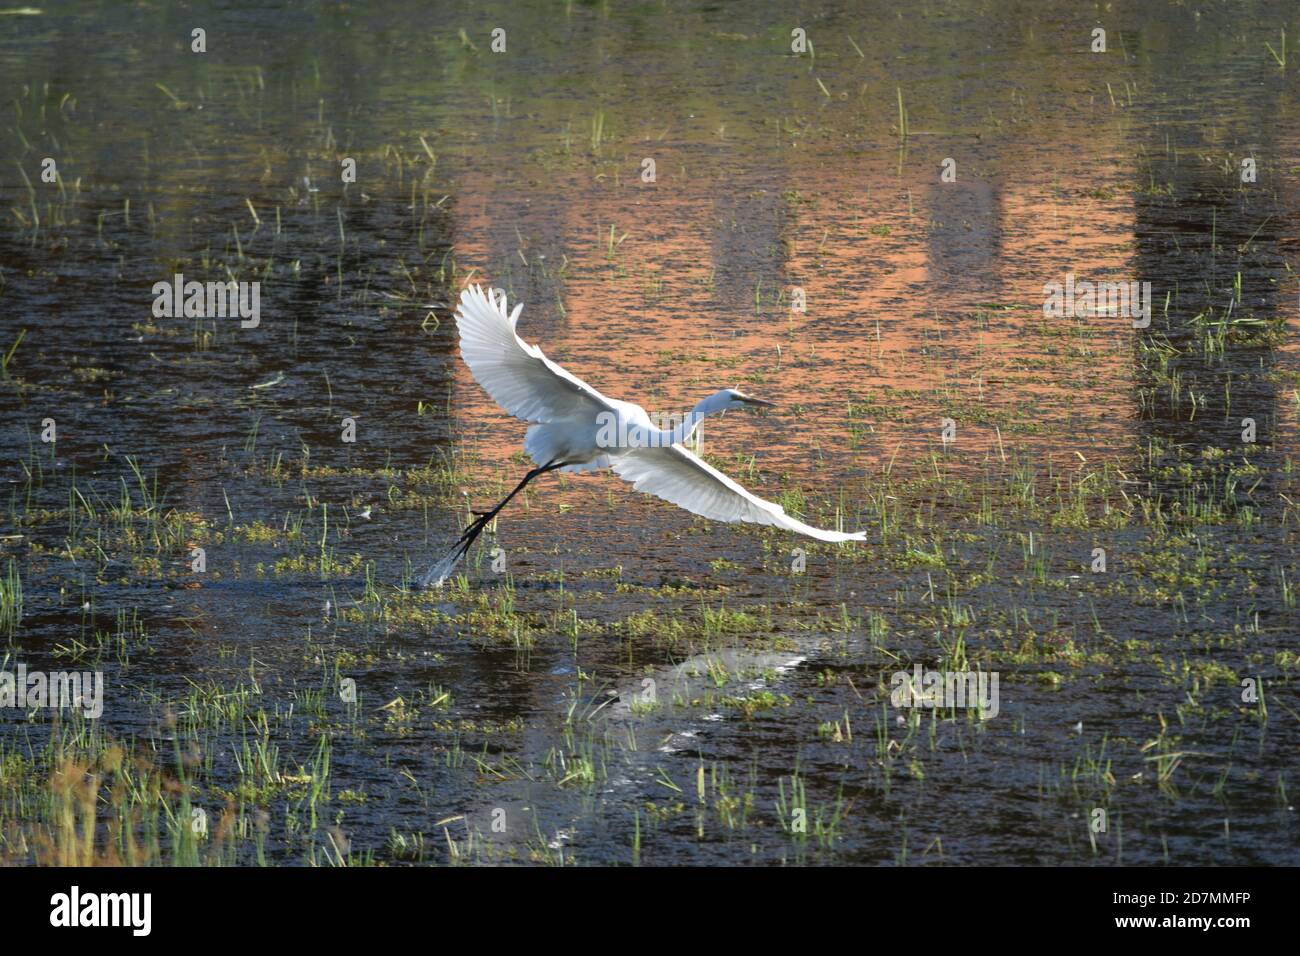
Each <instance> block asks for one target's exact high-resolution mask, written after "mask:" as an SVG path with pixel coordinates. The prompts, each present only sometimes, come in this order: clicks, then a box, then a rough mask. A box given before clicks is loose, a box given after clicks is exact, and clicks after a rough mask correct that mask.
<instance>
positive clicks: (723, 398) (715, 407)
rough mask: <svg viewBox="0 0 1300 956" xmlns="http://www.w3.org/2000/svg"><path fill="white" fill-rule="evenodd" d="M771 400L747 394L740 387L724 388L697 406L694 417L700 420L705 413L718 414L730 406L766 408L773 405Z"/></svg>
mask: <svg viewBox="0 0 1300 956" xmlns="http://www.w3.org/2000/svg"><path fill="white" fill-rule="evenodd" d="M771 405H772V403H771V402H765V401H763V399H761V398H753V397H752V396H749V395H746V394H745V393H744V392H742V391H741V390H740V389H738V388H723V389H719V390H718V391H716V392H714V393H713V394H712V395H710V396H709V397H708V398H706V399H704V401H702V402H700V403H699V404H698V405H696V406H695V409H694V413H693V414H694V417H695V418H696V419H697V420H698V419H701V418H703V417H704V416H705V415H716V414H718V413H719V412H725V411H727V409H730V408H764V407H771Z"/></svg>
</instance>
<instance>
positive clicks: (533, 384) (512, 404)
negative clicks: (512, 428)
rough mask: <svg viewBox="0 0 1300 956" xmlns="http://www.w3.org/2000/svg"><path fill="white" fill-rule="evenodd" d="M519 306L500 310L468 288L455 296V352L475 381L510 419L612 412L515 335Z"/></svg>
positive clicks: (502, 301)
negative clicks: (457, 336) (511, 310)
mask: <svg viewBox="0 0 1300 956" xmlns="http://www.w3.org/2000/svg"><path fill="white" fill-rule="evenodd" d="M521 309H523V305H522V304H520V305H516V306H515V311H514V313H513V314H510V313H509V312H507V311H506V297H505V293H502V294H501V296H500V297H499V298H498V297H496V296H494V295H492V294H491V293H488V292H484V290H483V288H482V286H477V285H472V286H469V287H468V288H466V289H465V290H464V291H463V292H461V294H460V305H459V306H457V308H456V327H457V328H458V329H459V330H460V354H461V356H462V357H463V358H464V359H465V364H466V365H468V366H469V370H470V372H472V373H473V375H474V378H475V380H476V381H477V382H478V383H479V384H480V385H482V386H483V388H484V390H486V391H487V393H488V394H489V395H491V396H492V398H493V399H494V400H495V401H496V403H497V404H498V405H500V406H501V407H502V408H504V409H505V410H506V411H507V412H509V413H510V414H511V415H514V416H515V417H516V418H522V419H523V420H524V421H527V422H537V423H539V424H545V423H547V422H554V421H559V420H561V419H567V418H575V417H579V416H582V415H588V416H591V417H592V418H594V417H595V416H596V415H597V414H598V413H600V412H602V411H608V410H611V409H612V408H613V406H612V405H611V404H610V401H609V399H607V398H606V397H605V396H604V395H602V394H600V392H598V391H596V390H595V389H594V388H592V387H591V386H590V385H588V384H587V383H586V382H584V381H583V380H582V379H580V378H578V377H577V376H576V375H570V374H569V373H568V372H566V371H565V370H564V369H563V368H561V367H560V366H559V365H556V364H555V363H554V362H552V361H551V360H550V359H548V358H547V357H546V356H545V355H543V354H542V350H541V349H539V348H538V347H537V346H535V345H528V344H527V343H526V342H524V340H523V339H521V338H520V337H519V336H518V335H516V334H515V323H516V322H518V321H519V312H520V310H521Z"/></svg>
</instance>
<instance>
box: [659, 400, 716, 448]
mask: <svg viewBox="0 0 1300 956" xmlns="http://www.w3.org/2000/svg"><path fill="white" fill-rule="evenodd" d="M717 398H718V396H716V395H710V396H709V397H708V398H706V399H704V400H703V401H701V402H699V403H698V404H697V405H696V406H695V407H694V408H692V409H691V410H690V411H689V412H687V413H686V415H685V416H684V417H683V418H682V420H681V422H680V423H679V424H678V425H677V426H676V427H675V428H673V429H672V430H671V431H669V432H664V435H663V440H664V441H665V442H667V444H670V445H684V444H686V442H687V440H688V439H689V438H690V437H691V435H692V434H693V433H694V432H695V429H697V428H699V427H700V422H702V421H704V419H705V417H706V416H709V415H714V414H717V413H718V412H720V411H722V407H720V405H721V403H719V402H718V401H717Z"/></svg>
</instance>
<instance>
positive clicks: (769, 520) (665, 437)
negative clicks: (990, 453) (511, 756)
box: [420, 285, 866, 587]
mask: <svg viewBox="0 0 1300 956" xmlns="http://www.w3.org/2000/svg"><path fill="white" fill-rule="evenodd" d="M522 308H523V306H522V305H516V306H515V310H514V312H509V311H507V308H506V297H505V293H499V294H498V293H497V292H496V291H495V290H489V291H486V292H485V291H484V290H483V289H482V287H480V286H477V285H474V286H470V287H468V288H467V289H465V290H464V291H463V292H462V293H461V296H460V305H459V306H458V308H457V309H456V327H457V328H458V329H459V330H460V354H461V357H462V358H464V359H465V364H466V365H468V366H469V370H470V372H471V373H473V375H474V378H475V379H476V380H477V381H478V383H479V384H480V385H482V386H483V388H484V390H485V391H486V392H487V393H488V394H489V395H491V396H492V398H493V399H494V400H495V401H496V403H497V404H498V405H500V406H501V407H502V408H503V409H505V410H506V411H507V412H509V413H510V414H511V415H514V416H515V417H516V418H521V419H523V420H524V421H526V422H531V423H532V426H531V427H530V428H529V429H528V431H527V433H526V434H525V436H524V451H525V452H527V453H528V455H529V456H530V457H531V458H532V459H533V461H534V462H536V464H537V467H536V468H534V469H532V470H531V471H529V472H528V474H526V475H524V478H523V480H522V481H521V482H519V484H518V485H516V486H515V489H514V491H512V492H510V494H508V495H506V496H505V498H503V499H502V500H501V502H500V503H499V504H498V505H497V506H496V507H495V508H492V509H491V510H489V511H476V512H474V514H475V515H476V516H477V517H475V519H474V520H473V521H472V522H470V524H469V526H468V527H467V528H466V529H465V531H464V533H463V534H461V536H460V540H458V541H457V542H456V544H455V546H454V547H453V548H452V549H451V551H450V552H449V553H448V554H447V556H446V557H444V558H443V559H442V560H441V561H439V562H438V563H437V564H435V565H434V566H433V567H432V568H430V569H429V570H428V572H426V573H425V575H424V577H422V578H421V579H420V586H421V587H429V586H430V585H434V586H441V585H442V583H443V582H444V581H446V580H447V578H448V576H449V575H450V574H451V572H452V569H453V568H455V567H456V565H457V563H459V561H460V559H461V558H463V557H464V556H465V555H466V554H467V553H468V552H469V549H470V547H471V546H472V545H473V544H474V541H475V540H476V539H477V538H478V536H479V535H480V534H481V533H482V532H483V529H484V528H485V527H487V525H488V523H489V522H490V521H491V520H492V519H493V518H495V517H496V515H497V512H499V511H500V510H501V509H502V508H504V507H505V506H506V505H507V504H509V502H510V499H511V498H513V497H514V496H515V495H517V494H519V492H520V491H522V490H523V489H524V486H526V485H527V484H528V483H529V482H530V481H532V480H533V479H534V478H536V477H538V476H539V475H544V474H546V473H547V472H548V471H564V472H584V471H595V470H598V469H604V468H608V469H611V470H612V471H613V472H614V474H616V475H618V476H619V477H620V478H622V479H623V480H624V481H629V482H631V483H632V487H633V488H634V489H635V490H637V491H643V492H646V493H648V494H652V495H654V496H656V497H658V498H663V499H664V500H665V501H670V502H672V503H673V504H675V505H678V506H680V507H682V508H685V509H686V510H687V511H690V512H693V513H694V514H697V515H702V516H703V517H705V518H711V519H713V520H714V521H727V522H736V521H749V522H753V523H755V524H765V525H774V526H775V527H778V528H784V529H785V530H786V531H794V532H797V533H799V534H805V535H808V536H809V537H810V538H817V539H818V540H819V541H864V540H866V532H862V531H858V532H855V533H852V534H847V533H845V532H842V531H825V530H823V529H821V528H814V527H812V526H811V525H806V524H804V523H803V522H802V521H798V520H796V519H794V518H792V517H790V516H789V515H788V514H786V513H785V509H783V508H782V507H781V506H780V505H778V504H775V503H773V502H771V501H764V500H763V499H762V498H760V497H758V496H757V495H755V494H751V493H750V492H748V491H746V490H745V489H744V488H742V487H740V485H738V484H737V483H736V482H734V481H732V480H731V479H730V478H728V477H727V476H726V475H724V474H723V473H722V472H720V471H718V470H717V469H716V468H714V467H712V466H711V465H709V464H707V463H706V462H704V461H702V460H701V459H700V458H699V457H697V456H696V455H693V454H692V453H691V452H689V451H688V450H687V449H686V448H684V447H683V443H684V442H685V441H687V440H688V439H689V438H690V437H691V435H692V433H693V432H694V431H695V428H696V427H697V426H698V425H699V423H700V422H701V421H702V420H703V419H704V418H705V417H706V416H708V415H712V414H714V413H716V412H724V411H726V410H727V409H729V408H746V407H755V406H763V405H771V404H772V403H771V402H765V401H762V400H761V399H757V398H750V397H749V396H748V395H745V394H743V393H742V392H740V391H739V390H738V389H734V388H724V389H722V390H720V391H717V392H714V393H713V394H712V395H710V396H709V397H708V398H705V399H704V400H703V401H701V402H700V403H699V404H698V405H696V406H695V408H693V409H692V410H691V411H690V413H689V414H688V415H686V416H685V418H684V419H683V421H682V422H681V423H680V424H678V425H677V426H675V427H673V428H670V429H661V428H658V427H657V426H656V425H655V424H654V423H653V422H652V421H651V420H650V416H649V415H647V414H646V411H645V409H643V408H642V407H641V406H640V405H634V404H632V403H631V402H621V401H619V400H618V399H616V398H606V397H605V396H604V395H602V394H601V393H600V392H598V391H596V390H595V389H594V388H592V387H591V386H590V385H588V384H587V383H586V382H584V381H582V379H580V378H578V377H577V376H576V375H572V374H570V373H569V372H567V371H565V370H564V369H563V368H561V367H560V366H559V365H557V364H555V363H554V362H552V361H551V360H550V359H548V358H547V357H546V356H545V355H543V354H542V350H541V349H539V348H538V347H537V346H535V345H528V344H526V343H525V342H524V341H523V340H522V339H521V338H519V336H518V335H517V334H516V333H515V324H516V323H517V322H518V321H519V312H520V310H521V309H522Z"/></svg>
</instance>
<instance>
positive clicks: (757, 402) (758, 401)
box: [740, 395, 776, 408]
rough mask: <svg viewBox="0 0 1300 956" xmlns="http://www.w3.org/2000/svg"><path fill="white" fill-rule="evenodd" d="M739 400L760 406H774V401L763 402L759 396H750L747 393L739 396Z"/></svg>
mask: <svg viewBox="0 0 1300 956" xmlns="http://www.w3.org/2000/svg"><path fill="white" fill-rule="evenodd" d="M740 400H741V401H742V402H744V403H745V404H746V405H756V406H758V407H760V408H775V407H776V402H765V401H763V399H761V398H750V397H749V396H748V395H742V396H740Z"/></svg>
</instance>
